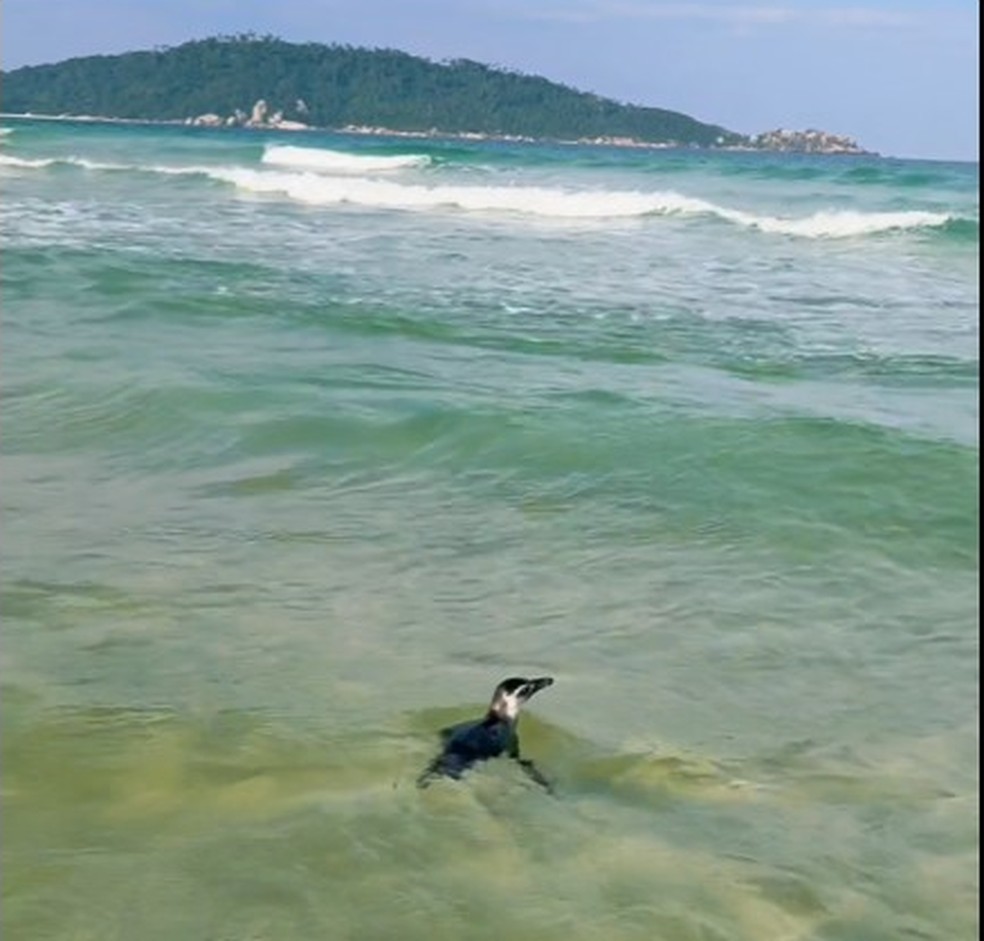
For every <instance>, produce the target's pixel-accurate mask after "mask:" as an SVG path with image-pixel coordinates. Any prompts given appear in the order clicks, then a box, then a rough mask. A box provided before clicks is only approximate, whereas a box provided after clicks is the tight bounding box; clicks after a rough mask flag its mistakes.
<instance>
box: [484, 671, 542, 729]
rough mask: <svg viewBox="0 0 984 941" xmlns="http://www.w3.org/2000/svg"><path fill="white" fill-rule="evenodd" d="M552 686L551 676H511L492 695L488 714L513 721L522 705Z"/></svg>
mask: <svg viewBox="0 0 984 941" xmlns="http://www.w3.org/2000/svg"><path fill="white" fill-rule="evenodd" d="M552 685H553V677H552V676H538V677H534V678H533V679H526V678H525V677H522V676H511V677H509V679H507V680H503V681H502V682H501V683H500V684H499V685H498V686H497V687H496V688H495V692H494V693H493V694H492V703H491V704H490V705H489V712H490V713H492V714H493V715H495V716H497V717H498V718H500V719H506V720H508V721H510V722H512V721H514V720H515V719H516V718H517V716H518V715H519V710H520V709H522V707H523V704H524V703H525V702H526V701H527V700H528V699H529V698H530V697H531V696H532V695H533V694H534V693H537V692H539V691H540V690H541V689H546V688H547V687H548V686H552Z"/></svg>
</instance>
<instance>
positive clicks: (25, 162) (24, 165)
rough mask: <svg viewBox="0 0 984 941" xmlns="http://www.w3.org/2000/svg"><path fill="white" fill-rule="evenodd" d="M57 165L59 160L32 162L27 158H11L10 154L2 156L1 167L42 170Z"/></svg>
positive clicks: (0, 158)
mask: <svg viewBox="0 0 984 941" xmlns="http://www.w3.org/2000/svg"><path fill="white" fill-rule="evenodd" d="M56 163H58V161H57V160H50V159H49V160H41V159H38V160H30V159H28V158H26V157H11V156H10V155H9V154H0V167H11V168H13V169H18V170H40V169H42V168H43V167H50V166H53V165H54V164H56Z"/></svg>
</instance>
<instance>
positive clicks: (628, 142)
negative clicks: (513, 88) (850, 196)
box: [0, 111, 882, 157]
mask: <svg viewBox="0 0 984 941" xmlns="http://www.w3.org/2000/svg"><path fill="white" fill-rule="evenodd" d="M203 117H211V115H208V116H204V115H202V116H199V117H197V118H116V117H107V116H105V115H94V114H35V113H32V112H27V113H22V114H18V113H15V112H4V111H0V120H4V119H13V120H22V121H51V122H64V123H66V124H71V123H79V124H125V125H130V126H133V125H143V126H148V127H194V128H202V129H207V130H213V131H226V130H245V131H267V132H270V131H279V132H282V133H289V134H304V133H321V134H324V133H328V134H351V135H353V136H361V137H396V138H405V139H408V140H448V141H465V142H493V143H505V144H555V145H561V146H567V147H615V148H619V149H624V150H689V151H714V152H721V151H724V152H728V153H756V154H776V153H786V154H801V155H809V156H818V157H840V156H849V157H881V156H882V155H881V154H878V153H876V152H874V151H869V150H864V149H863V148H860V147H857V145H855V148H856V149H851V148H842V147H838V148H832V149H816V150H813V149H797V148H795V147H793V146H788V147H780V146H755V144H753V143H751V142H749V143H741V144H719V145H709V146H705V145H701V144H681V143H677V142H673V141H642V140H637V139H635V138H632V137H621V136H600V137H593V138H577V139H573V140H568V139H556V138H546V137H530V136H527V135H522V134H491V133H486V132H484V131H457V132H455V131H440V130H438V129H437V128H431V129H430V130H427V131H401V130H395V129H393V128H385V127H375V126H371V125H356V124H349V125H345V126H344V127H319V126H316V125H309V124H302V123H300V122H297V121H284V122H277V123H272V124H271V123H256V122H252V121H248V122H244V123H236V124H226V123H213V122H211V121H203V120H201V118H203ZM776 133H779V132H770V134H776ZM784 133H788V132H784ZM794 133H801V132H794ZM805 133H812V132H805ZM758 136H759V137H760V138H762V137H766V135H758ZM750 141H751V139H750Z"/></svg>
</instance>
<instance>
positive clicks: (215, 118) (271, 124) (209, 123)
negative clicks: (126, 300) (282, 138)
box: [185, 98, 308, 131]
mask: <svg viewBox="0 0 984 941" xmlns="http://www.w3.org/2000/svg"><path fill="white" fill-rule="evenodd" d="M294 110H295V111H296V112H298V113H299V114H306V113H307V110H308V108H307V105H306V104H305V102H304V99H303V98H298V99H297V103H296V105H295V107H294ZM185 124H192V125H195V126H197V127H262V128H274V129H276V130H278V131H306V130H307V129H308V125H307V124H305V123H304V122H303V121H294V120H290V119H288V118H285V117H284V112H283V111H282V110H280V111H273V112H272V113H271V111H270V106H269V105H268V104H267V103H266V100H265V99H263V98H260V99H259V100H258V101H256V102H254V104H253V107H252V108H251V109H250V111H249V114H247V113H246V112H245V111H242V110H240V109H239V108H236V110H235V111H233V112H232V114H230V115H227V116H226V117H224V118H223V117H222V116H221V115H218V114H212V113H208V114H199V115H197V116H196V117H192V118H185Z"/></svg>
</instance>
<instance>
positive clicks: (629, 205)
mask: <svg viewBox="0 0 984 941" xmlns="http://www.w3.org/2000/svg"><path fill="white" fill-rule="evenodd" d="M304 150H305V148H300V147H278V148H269V149H268V150H267V152H266V154H265V155H264V160H267V159H268V157H269V154H270V153H271V152H273V153H276V152H277V151H288V152H289V153H288V154H287V159H288V160H295V161H296V160H302V161H303V160H308V159H314V160H315V161H326V162H323V164H322V172H288V171H285V170H275V169H270V170H268V169H250V168H246V167H233V166H214V167H208V166H185V167H169V166H140V165H128V164H114V163H97V162H94V161H90V160H85V159H83V158H79V157H65V158H48V159H25V158H21V157H12V156H8V155H4V154H0V167H4V166H6V167H11V168H21V169H43V168H45V167H51V166H55V165H59V164H61V165H70V166H77V167H80V168H83V169H87V170H103V171H129V172H141V173H158V174H166V175H171V176H204V177H207V178H209V179H212V180H216V181H219V182H222V183H226V184H230V185H232V186H234V187H236V188H237V189H239V190H241V191H243V192H248V193H256V194H267V195H278V196H286V197H287V198H288V199H292V200H295V201H297V202H302V203H306V204H308V205H314V206H333V205H342V204H345V205H352V206H363V207H367V208H373V209H392V210H407V211H421V210H424V211H426V210H441V209H448V210H458V211H465V212H482V213H504V214H511V215H523V216H531V217H540V218H546V219H568V220H583V221H590V220H599V221H600V220H606V219H634V218H644V217H647V216H705V217H711V218H716V219H720V220H722V221H724V222H729V223H732V224H735V225H739V226H742V227H744V228H748V229H755V230H758V231H761V232H766V233H769V234H778V235H790V236H798V237H802V238H827V239H836V238H850V237H856V236H864V235H873V234H877V233H882V232H890V231H898V230H905V229H917V228H937V227H946V226H952V225H954V224H955V223H957V222H959V221H967V220H961V218H960V217H958V216H955V215H953V214H951V213H947V212H929V211H926V210H898V211H893V212H860V211H856V210H827V211H819V212H815V213H812V214H811V215H808V216H802V217H799V218H784V217H781V216H770V215H758V214H755V213H751V212H747V211H744V210H740V209H731V208H729V207H727V206H719V205H717V204H716V203H712V202H710V201H708V200H704V199H699V198H697V197H693V196H685V195H682V194H680V193H676V192H673V191H671V190H656V191H649V192H647V191H642V190H567V189H561V188H554V187H544V186H522V185H516V186H475V185H469V186H459V185H451V184H439V185H423V184H408V183H398V182H395V181H393V180H381V179H374V178H371V177H365V176H358V175H355V174H356V172H357V171H356V168H358V170H361V171H365V170H366V169H367V168H368V164H357V163H354V162H353V161H361V160H368V161H374V162H375V163H376V164H378V166H380V167H382V166H390V167H396V166H397V164H395V163H380V161H401V163H400V164H399V165H400V166H405V167H406V166H415V165H420V164H419V162H418V163H413V164H411V163H409V162H408V161H411V160H413V161H419V160H420V159H424V160H428V159H429V158H426V157H424V158H419V157H413V156H406V157H362V156H356V155H348V154H341V153H338V152H334V151H327V150H325V151H316V150H313V149H312V150H310V151H309V153H311V154H314V155H315V157H314V158H309V157H308V156H307V155H304V156H301V157H298V156H297V154H299V153H303V152H304ZM335 158H337V162H338V166H339V167H342V166H345V167H349V168H351V169H349V170H347V171H340V172H338V175H331V174H330V173H326V172H324V168H326V167H327V166H328V164H329V163H331V162H332V161H333V160H335ZM969 221H970V222H972V223H973V225H974V227H975V231H976V222H975V221H974V220H969Z"/></svg>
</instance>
